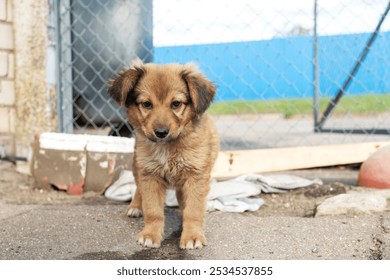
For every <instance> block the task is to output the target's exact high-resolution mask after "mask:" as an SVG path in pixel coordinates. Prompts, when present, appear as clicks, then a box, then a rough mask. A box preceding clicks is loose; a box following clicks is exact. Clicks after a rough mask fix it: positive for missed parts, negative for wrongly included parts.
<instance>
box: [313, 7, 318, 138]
mask: <svg viewBox="0 0 390 280" xmlns="http://www.w3.org/2000/svg"><path fill="white" fill-rule="evenodd" d="M317 2H318V0H314V15H313V20H314V27H313V117H314V132H319V127H318V113H319V68H318V45H317V44H318V41H317V12H318V9H317V4H318V3H317Z"/></svg>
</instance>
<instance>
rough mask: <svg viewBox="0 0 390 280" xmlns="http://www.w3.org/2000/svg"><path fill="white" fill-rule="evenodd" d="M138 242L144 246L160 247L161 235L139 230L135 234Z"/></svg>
mask: <svg viewBox="0 0 390 280" xmlns="http://www.w3.org/2000/svg"><path fill="white" fill-rule="evenodd" d="M137 241H138V244H140V245H142V246H144V247H146V248H160V245H161V236H159V235H158V234H155V233H148V232H145V231H141V232H140V233H139V234H138V236H137Z"/></svg>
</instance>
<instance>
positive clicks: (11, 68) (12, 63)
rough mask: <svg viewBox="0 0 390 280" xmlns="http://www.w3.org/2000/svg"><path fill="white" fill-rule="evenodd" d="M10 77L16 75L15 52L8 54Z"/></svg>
mask: <svg viewBox="0 0 390 280" xmlns="http://www.w3.org/2000/svg"><path fill="white" fill-rule="evenodd" d="M7 72H8V73H7V74H8V76H7V77H8V78H10V79H13V78H14V77H15V56H14V54H13V53H10V54H8V71H7Z"/></svg>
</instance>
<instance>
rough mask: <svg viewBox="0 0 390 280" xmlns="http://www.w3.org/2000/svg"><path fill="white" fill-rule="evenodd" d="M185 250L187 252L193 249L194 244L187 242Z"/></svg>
mask: <svg viewBox="0 0 390 280" xmlns="http://www.w3.org/2000/svg"><path fill="white" fill-rule="evenodd" d="M186 249H188V250H192V249H194V242H193V241H192V240H190V241H188V242H187V244H186Z"/></svg>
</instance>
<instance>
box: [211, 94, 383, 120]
mask: <svg viewBox="0 0 390 280" xmlns="http://www.w3.org/2000/svg"><path fill="white" fill-rule="evenodd" d="M329 101H330V98H321V99H320V102H319V107H320V111H321V112H324V110H325V108H326V107H327V106H328V103H329ZM312 106H313V100H312V99H305V98H302V99H280V100H267V101H227V102H216V103H213V104H212V105H211V108H210V113H211V114H213V115H237V114H282V115H283V116H284V117H286V118H289V117H292V116H294V115H298V114H313V108H312ZM381 112H390V94H375V95H374V94H367V95H358V96H357V95H355V96H345V97H343V98H342V99H341V100H340V102H339V104H338V105H337V106H336V108H335V110H334V114H345V113H352V114H367V113H381Z"/></svg>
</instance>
